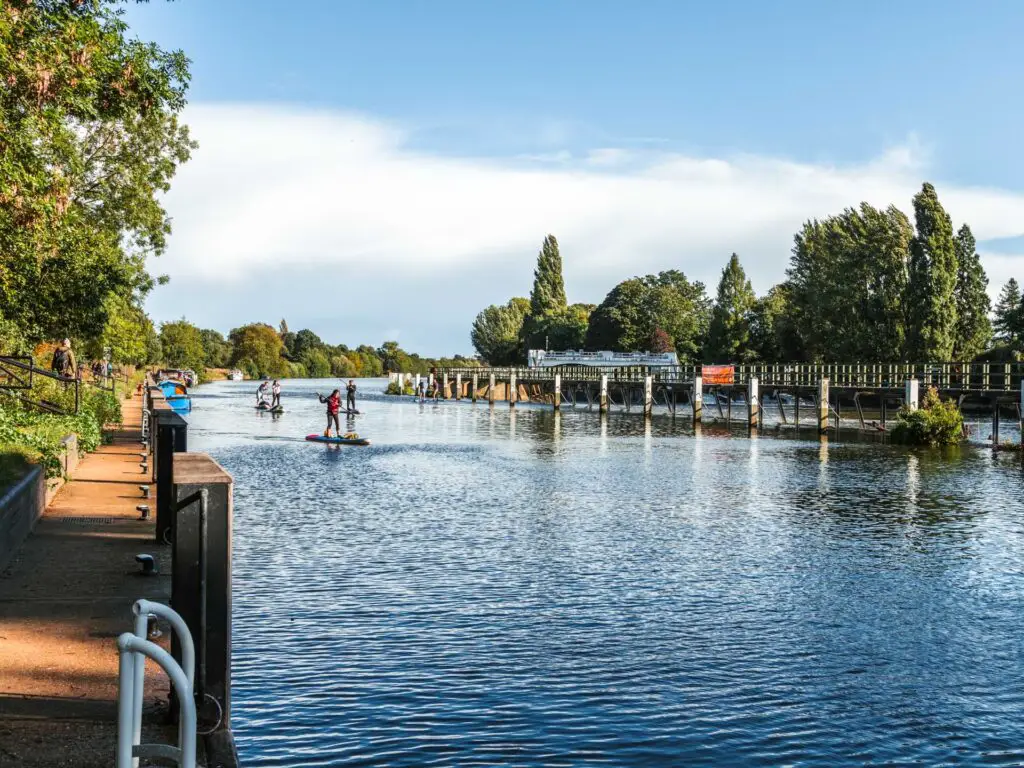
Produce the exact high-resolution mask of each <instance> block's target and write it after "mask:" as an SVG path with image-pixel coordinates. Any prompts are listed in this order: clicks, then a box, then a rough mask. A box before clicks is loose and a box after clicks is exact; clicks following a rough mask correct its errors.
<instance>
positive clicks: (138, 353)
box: [86, 294, 153, 365]
mask: <svg viewBox="0 0 1024 768" xmlns="http://www.w3.org/2000/svg"><path fill="white" fill-rule="evenodd" d="M104 310H105V313H106V316H107V322H106V324H105V325H104V327H103V333H101V334H100V335H99V336H98V337H97V338H95V339H94V340H92V342H91V343H89V344H87V345H86V349H87V350H88V353H89V355H90V356H91V357H93V358H97V359H99V358H101V357H103V356H104V355H106V354H107V353H108V352H109V354H110V359H111V360H112V361H114V362H116V363H122V364H125V365H142V364H144V363H146V362H147V356H148V350H147V341H148V339H149V336H150V334H151V333H152V332H153V323H152V321H151V320H150V319H149V317H147V316H146V313H145V312H143V311H142V309H141V307H139V306H137V305H136V304H133V303H131V302H129V301H126V300H125V299H124V298H123V297H121V296H118V295H116V294H112V295H111V296H109V297H107V301H106V306H105V307H104Z"/></svg>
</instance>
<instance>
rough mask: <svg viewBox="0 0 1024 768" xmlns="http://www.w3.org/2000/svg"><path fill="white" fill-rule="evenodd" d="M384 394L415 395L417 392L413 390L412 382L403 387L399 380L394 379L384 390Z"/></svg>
mask: <svg viewBox="0 0 1024 768" xmlns="http://www.w3.org/2000/svg"><path fill="white" fill-rule="evenodd" d="M384 394H385V395H414V394H416V393H415V392H414V391H413V388H412V384H408V383H407V384H406V385H405V386H404V387H402V386H401V385H400V384H399V383H398V382H397V381H392V382H391V383H389V384H388V386H387V388H386V389H385V390H384Z"/></svg>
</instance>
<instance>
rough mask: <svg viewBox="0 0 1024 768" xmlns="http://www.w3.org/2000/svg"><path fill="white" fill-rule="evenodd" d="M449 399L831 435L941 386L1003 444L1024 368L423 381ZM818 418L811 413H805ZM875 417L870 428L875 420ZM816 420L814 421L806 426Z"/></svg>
mask: <svg viewBox="0 0 1024 768" xmlns="http://www.w3.org/2000/svg"><path fill="white" fill-rule="evenodd" d="M424 378H426V379H427V380H428V382H429V386H430V388H431V389H433V388H434V386H435V383H436V387H437V391H438V396H439V397H442V398H445V399H455V400H461V399H469V400H472V401H474V402H476V401H477V400H478V399H480V400H487V401H488V402H489V403H495V402H497V401H502V402H508V404H509V406H510V407H515V405H516V403H540V404H547V405H550V406H552V407H553V408H555V409H558V408H561V407H563V406H567V407H572V408H578V407H584V408H587V409H590V410H593V409H595V408H596V409H597V410H598V411H599V412H600V413H602V414H603V413H607V412H608V411H609V409H613V408H614V409H619V410H624V411H633V410H634V409H635V410H636V411H637V412H639V413H642V414H643V415H645V416H651V415H652V414H653V413H654V411H655V409H656V408H657V409H659V410H663V411H664V412H666V413H668V414H669V415H671V416H673V417H674V416H676V415H677V414H683V415H686V416H689V417H690V418H691V419H692V420H693V421H694V422H695V423H699V422H701V421H702V420H703V419H704V417H705V413H704V412H705V410H707V411H710V412H711V416H712V418H721V419H724V420H726V421H732V420H733V409H734V408H735V407H737V406H738V408H739V410H740V413H739V414H737V416H738V417H739V419H740V420H741V421H744V422H745V423H746V424H747V425H748V426H749V427H750V428H751V429H757V428H758V427H760V426H761V424H762V422H763V418H764V413H765V410H766V409H772V410H774V411H776V412H777V414H778V417H779V421H780V423H782V424H793V425H796V426H801V425H808V424H813V425H816V426H817V428H818V429H819V430H820V431H822V432H824V431H827V430H828V429H829V427H830V425H831V421H832V419H834V421H835V426H836V427H837V428H838V426H839V422H840V418H841V416H842V413H843V409H844V408H845V409H846V411H847V413H849V412H850V410H851V409H852V410H853V411H854V413H855V415H856V418H857V419H859V422H860V426H861V427H862V428H864V429H869V428H870V429H875V430H879V429H881V430H884V429H885V428H886V424H887V421H888V417H889V413H890V411H891V410H892V409H894V408H895V409H899V408H901V407H904V406H906V407H909V408H917V407H918V404H919V402H920V398H921V396H922V395H923V394H924V392H925V390H926V389H928V388H931V387H934V388H935V389H936V390H938V392H939V395H940V396H941V397H942V398H943V399H951V400H954V401H955V402H956V403H957V406H958V407H960V408H961V409H969V410H971V411H985V412H990V413H991V415H992V441H993V442H994V443H998V442H999V423H1000V420H1001V419H1000V414H1001V413H1002V412H1003V411H1005V410H1009V411H1012V412H1013V415H1014V416H1015V420H1016V421H1017V423H1018V424H1020V422H1021V398H1022V394H1024V363H1019V362H1017V363H873V364H867V363H767V364H762V363H754V364H749V365H734V366H733V365H727V366H723V365H715V366H709V365H679V366H665V367H658V368H653V367H651V368H648V367H643V366H635V367H615V368H602V367H597V366H585V365H572V366H557V367H548V368H441V369H437V371H436V372H435V373H433V374H431V375H430V376H429V377H424ZM420 379H421V377H420V376H419V375H413V374H406V373H391V374H390V381H391V382H392V383H401V384H402V385H403V387H404V386H409V385H412V386H414V387H416V388H418V384H419V381H420ZM803 408H806V409H807V410H808V411H810V413H809V414H807V415H806V416H804V415H802V414H801V410H802V409H803ZM875 415H877V419H876V420H875V421H873V422H869V421H868V419H869V417H871V416H875ZM808 420H810V421H808Z"/></svg>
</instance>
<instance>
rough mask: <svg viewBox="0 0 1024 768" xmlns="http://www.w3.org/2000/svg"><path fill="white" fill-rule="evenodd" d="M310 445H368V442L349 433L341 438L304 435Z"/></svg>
mask: <svg viewBox="0 0 1024 768" xmlns="http://www.w3.org/2000/svg"><path fill="white" fill-rule="evenodd" d="M306 439H307V440H308V441H309V442H311V443H327V444H328V445H369V444H370V441H369V440H367V439H366V438H365V437H360V436H359V435H357V434H355V433H353V432H349V433H348V434H346V435H342V436H341V437H324V436H323V435H306Z"/></svg>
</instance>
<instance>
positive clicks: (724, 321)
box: [706, 253, 757, 361]
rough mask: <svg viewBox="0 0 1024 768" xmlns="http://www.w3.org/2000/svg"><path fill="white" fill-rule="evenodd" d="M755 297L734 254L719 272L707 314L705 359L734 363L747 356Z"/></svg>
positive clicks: (738, 258) (738, 259)
mask: <svg viewBox="0 0 1024 768" xmlns="http://www.w3.org/2000/svg"><path fill="white" fill-rule="evenodd" d="M756 301H757V297H756V296H755V295H754V289H753V288H752V287H751V285H750V281H749V280H748V279H747V274H746V272H744V271H743V266H742V265H741V264H740V257H739V256H737V255H736V254H735V253H734V254H733V255H732V256H730V257H729V262H728V263H727V264H726V265H725V268H724V269H723V270H722V278H721V280H719V281H718V293H717V296H716V297H715V307H714V309H713V310H712V311H711V326H710V327H709V329H708V340H707V345H706V356H707V358H708V359H710V360H720V361H738V360H743V359H746V358H747V357H748V354H749V344H750V317H749V315H750V312H751V310H752V309H753V308H754V303H755V302H756Z"/></svg>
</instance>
